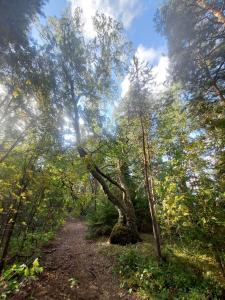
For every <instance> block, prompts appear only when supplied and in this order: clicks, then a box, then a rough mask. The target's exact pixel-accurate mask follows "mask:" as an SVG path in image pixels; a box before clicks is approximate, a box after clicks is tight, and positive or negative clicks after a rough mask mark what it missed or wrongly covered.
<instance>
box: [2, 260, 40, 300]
mask: <svg viewBox="0 0 225 300" xmlns="http://www.w3.org/2000/svg"><path fill="white" fill-rule="evenodd" d="M42 271H43V268H42V267H41V266H40V264H39V261H38V259H37V258H36V259H35V260H34V261H33V263H32V264H31V266H30V267H29V266H27V265H26V264H16V263H15V264H13V265H12V266H11V267H9V268H8V269H6V270H5V271H4V272H3V274H2V277H1V279H0V291H1V292H0V298H1V299H6V298H7V297H8V295H10V294H11V293H12V292H16V291H19V288H20V287H21V286H22V284H23V282H24V281H25V280H27V279H36V276H38V275H39V274H40V273H42Z"/></svg>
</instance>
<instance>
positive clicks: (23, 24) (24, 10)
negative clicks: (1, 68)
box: [0, 0, 47, 65]
mask: <svg viewBox="0 0 225 300" xmlns="http://www.w3.org/2000/svg"><path fill="white" fill-rule="evenodd" d="M46 2H47V0H20V1H17V0H11V1H7V0H1V2H0V36H1V38H0V53H1V56H2V55H3V54H4V53H7V52H10V51H12V50H13V48H14V47H15V49H16V50H18V49H19V48H20V47H21V46H22V47H25V46H27V45H28V44H29V41H28V30H29V27H30V23H31V22H32V21H34V19H35V17H36V15H37V14H42V11H41V9H42V6H43V5H44V4H45V3H46ZM1 59H2V58H1ZM0 65H1V63H0Z"/></svg>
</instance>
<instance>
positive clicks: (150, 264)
mask: <svg viewBox="0 0 225 300" xmlns="http://www.w3.org/2000/svg"><path fill="white" fill-rule="evenodd" d="M115 272H116V273H117V274H119V276H120V278H121V280H122V287H126V288H129V290H130V291H131V290H137V291H139V292H140V293H141V294H143V295H144V296H145V297H147V299H182V300H189V299H190V300H206V299H221V295H222V287H221V286H219V284H218V283H216V282H215V281H214V280H213V279H212V278H210V277H207V278H204V277H203V276H201V274H197V273H196V272H195V270H191V269H187V268H186V266H184V265H182V264H179V263H176V262H166V263H163V264H161V265H159V264H158V262H157V261H156V259H154V258H149V257H144V256H143V255H140V254H138V253H137V251H136V250H134V249H129V250H125V251H124V253H122V255H120V256H119V258H118V261H117V264H116V267H115Z"/></svg>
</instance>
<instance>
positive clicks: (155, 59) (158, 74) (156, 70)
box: [121, 44, 169, 97]
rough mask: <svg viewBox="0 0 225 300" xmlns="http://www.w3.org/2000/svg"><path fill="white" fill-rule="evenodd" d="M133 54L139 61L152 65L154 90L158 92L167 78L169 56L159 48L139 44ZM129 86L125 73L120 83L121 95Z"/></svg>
mask: <svg viewBox="0 0 225 300" xmlns="http://www.w3.org/2000/svg"><path fill="white" fill-rule="evenodd" d="M135 55H136V56H137V57H138V59H139V60H140V61H145V62H148V63H149V64H150V65H152V66H153V68H152V74H153V76H154V84H155V88H154V90H155V91H156V92H160V91H162V90H163V89H165V85H164V83H165V81H166V80H167V78H168V68H169V58H168V56H165V55H163V54H162V51H161V49H155V48H146V47H144V46H143V45H142V44H140V45H139V46H138V48H137V50H136V53H135ZM129 86H130V82H129V76H128V75H126V76H125V77H124V80H123V81H122V83H121V96H122V97H124V96H125V94H126V93H127V91H128V89H129Z"/></svg>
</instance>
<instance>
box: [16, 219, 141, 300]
mask: <svg viewBox="0 0 225 300" xmlns="http://www.w3.org/2000/svg"><path fill="white" fill-rule="evenodd" d="M86 229H87V228H86V225H85V223H84V222H83V221H80V220H68V221H67V222H66V223H65V225H64V226H63V228H62V229H61V230H60V231H59V233H58V234H57V236H56V238H55V240H54V241H52V242H51V243H49V244H48V245H47V246H46V247H44V249H43V256H42V258H41V265H42V266H43V267H44V271H43V273H42V275H41V276H40V278H39V279H38V280H37V281H34V282H33V283H32V285H31V286H29V287H27V288H26V289H25V290H24V291H22V292H21V293H20V294H17V295H15V296H14V297H13V298H12V299H14V300H22V299H40V300H50V299H58V300H59V299H60V300H62V299H67V300H70V299H71V300H72V299H77V300H97V299H98V300H109V299H110V300H117V299H124V300H128V299H129V300H137V299H138V298H137V297H136V296H134V295H129V294H128V292H127V291H125V290H122V289H120V288H119V282H118V280H116V279H115V278H114V277H113V276H112V262H110V260H109V258H108V257H106V256H104V255H103V254H100V253H99V250H100V248H101V246H100V245H99V244H97V243H96V242H94V241H93V240H86V239H85V235H86ZM99 247H100V248H99Z"/></svg>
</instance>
